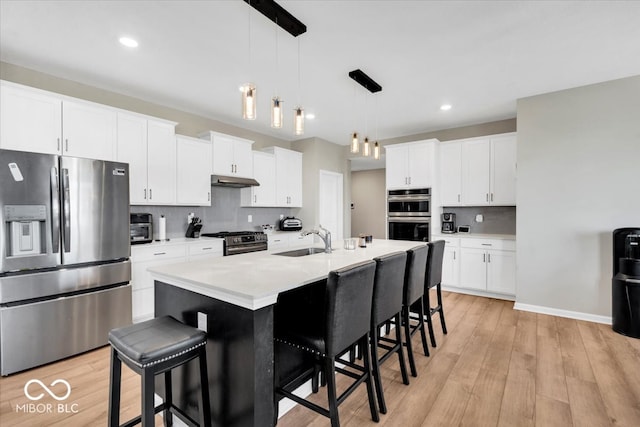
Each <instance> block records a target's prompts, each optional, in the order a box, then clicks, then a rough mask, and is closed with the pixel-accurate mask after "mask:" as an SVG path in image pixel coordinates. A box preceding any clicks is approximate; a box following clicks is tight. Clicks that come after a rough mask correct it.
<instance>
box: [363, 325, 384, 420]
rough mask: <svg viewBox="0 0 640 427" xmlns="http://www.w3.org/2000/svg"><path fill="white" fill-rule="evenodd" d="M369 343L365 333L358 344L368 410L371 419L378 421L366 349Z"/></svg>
mask: <svg viewBox="0 0 640 427" xmlns="http://www.w3.org/2000/svg"><path fill="white" fill-rule="evenodd" d="M368 344H369V334H366V335H365V336H364V337H363V338H362V339H361V340H360V346H361V347H362V349H363V350H362V358H363V364H364V369H365V371H366V373H365V375H366V376H367V379H366V381H365V382H366V383H367V397H368V398H369V410H370V411H371V419H373V421H375V422H378V421H380V415H378V408H376V398H375V392H374V390H373V377H372V375H371V360H370V359H369V351H368V349H367V345H368ZM375 358H376V360H378V355H376V357H375ZM380 390H382V387H380Z"/></svg>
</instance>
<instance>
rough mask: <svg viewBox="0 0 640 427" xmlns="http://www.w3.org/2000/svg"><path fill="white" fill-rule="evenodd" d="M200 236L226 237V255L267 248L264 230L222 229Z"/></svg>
mask: <svg viewBox="0 0 640 427" xmlns="http://www.w3.org/2000/svg"><path fill="white" fill-rule="evenodd" d="M200 236H202V237H218V238H221V239H224V256H227V255H238V254H246V253H248V252H257V251H266V250H267V235H266V234H264V233H263V232H262V231H221V232H219V233H202V234H201V235H200Z"/></svg>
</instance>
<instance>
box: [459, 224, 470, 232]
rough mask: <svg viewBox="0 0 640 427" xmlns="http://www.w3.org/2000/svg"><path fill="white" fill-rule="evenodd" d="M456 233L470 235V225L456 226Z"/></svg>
mask: <svg viewBox="0 0 640 427" xmlns="http://www.w3.org/2000/svg"><path fill="white" fill-rule="evenodd" d="M458 233H471V226H470V225H459V226H458Z"/></svg>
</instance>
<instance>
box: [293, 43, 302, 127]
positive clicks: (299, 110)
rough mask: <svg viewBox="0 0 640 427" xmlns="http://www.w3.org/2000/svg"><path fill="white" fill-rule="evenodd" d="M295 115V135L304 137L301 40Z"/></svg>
mask: <svg viewBox="0 0 640 427" xmlns="http://www.w3.org/2000/svg"><path fill="white" fill-rule="evenodd" d="M294 112H295V113H294V115H293V133H294V134H296V135H304V108H302V107H301V106H300V39H298V106H297V107H296V108H295V110H294Z"/></svg>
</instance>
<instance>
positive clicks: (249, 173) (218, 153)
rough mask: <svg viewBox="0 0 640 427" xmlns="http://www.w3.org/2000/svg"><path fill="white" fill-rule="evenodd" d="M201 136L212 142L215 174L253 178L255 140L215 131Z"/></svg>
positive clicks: (212, 170) (213, 172)
mask: <svg viewBox="0 0 640 427" xmlns="http://www.w3.org/2000/svg"><path fill="white" fill-rule="evenodd" d="M199 137H200V138H202V139H206V140H208V141H211V143H212V148H213V162H212V168H211V173H212V174H213V175H223V176H237V177H242V178H253V156H252V154H251V145H252V144H253V141H249V140H248V139H243V138H238V137H235V136H231V135H225V134H223V133H218V132H213V131H208V132H205V133H202V134H200V135H199Z"/></svg>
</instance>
